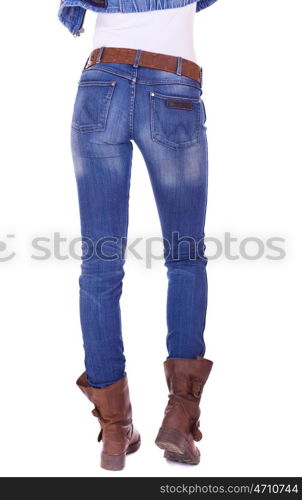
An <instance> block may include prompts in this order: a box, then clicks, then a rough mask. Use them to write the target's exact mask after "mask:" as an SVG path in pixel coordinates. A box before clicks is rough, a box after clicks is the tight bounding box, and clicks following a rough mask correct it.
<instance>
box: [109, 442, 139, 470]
mask: <svg viewBox="0 0 302 500" xmlns="http://www.w3.org/2000/svg"><path fill="white" fill-rule="evenodd" d="M140 445H141V441H140V439H139V441H137V442H136V443H133V444H131V445H130V446H128V448H127V451H126V452H125V453H123V454H122V455H105V453H103V452H102V453H101V467H102V469H106V470H113V471H119V470H123V469H124V467H125V465H126V455H129V454H130V453H134V452H136V451H137V450H138V449H139V447H140Z"/></svg>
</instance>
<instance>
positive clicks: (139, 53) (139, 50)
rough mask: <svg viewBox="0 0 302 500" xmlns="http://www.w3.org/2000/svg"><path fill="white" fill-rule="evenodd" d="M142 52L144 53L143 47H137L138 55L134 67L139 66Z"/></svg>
mask: <svg viewBox="0 0 302 500" xmlns="http://www.w3.org/2000/svg"><path fill="white" fill-rule="evenodd" d="M141 53H142V51H141V49H137V52H136V56H135V61H134V64H133V67H134V68H138V64H139V60H140V56H141Z"/></svg>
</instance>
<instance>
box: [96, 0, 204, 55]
mask: <svg viewBox="0 0 302 500" xmlns="http://www.w3.org/2000/svg"><path fill="white" fill-rule="evenodd" d="M195 14H196V3H195V2H193V3H191V4H189V5H186V6H185V7H176V8H173V9H161V10H153V11H148V12H134V13H132V12H131V13H116V14H112V13H101V12H100V13H98V14H97V19H96V24H95V31H94V36H93V49H96V48H99V47H102V46H104V47H124V48H128V49H142V50H148V51H150V52H158V53H160V54H168V55H173V56H181V57H183V58H185V59H190V60H191V61H194V62H197V61H196V55H195V50H194V38H193V29H194V19H195Z"/></svg>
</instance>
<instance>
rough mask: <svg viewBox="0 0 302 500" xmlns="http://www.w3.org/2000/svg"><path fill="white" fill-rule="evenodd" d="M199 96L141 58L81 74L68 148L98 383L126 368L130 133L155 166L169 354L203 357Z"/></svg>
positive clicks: (204, 168) (203, 146) (203, 142)
mask: <svg viewBox="0 0 302 500" xmlns="http://www.w3.org/2000/svg"><path fill="white" fill-rule="evenodd" d="M138 54H139V51H138ZM201 95H202V89H201V84H200V83H198V82H196V81H195V80H193V79H191V78H188V77H185V76H181V75H180V74H177V73H169V72H166V71H161V70H157V69H153V68H145V67H141V66H140V67H137V64H133V65H131V64H121V63H103V62H98V63H97V64H96V65H94V66H92V67H90V68H88V69H84V70H83V71H82V73H81V75H80V80H79V85H78V89H77V93H76V98H75V103H74V111H73V117H72V124H71V148H72V156H73V162H74V170H75V176H76V181H77V189H78V199H79V208H80V219H81V234H82V261H81V274H80V277H79V285H80V286H79V287H80V318H81V327H82V333H83V342H84V350H85V366H86V372H87V378H88V382H89V383H90V385H92V386H94V387H106V386H108V385H110V384H112V383H114V382H116V381H117V380H119V379H121V378H122V377H123V376H124V375H125V356H124V346H123V339H122V323H121V311H120V297H121V293H122V282H123V277H124V263H125V247H126V238H127V229H128V202H129V188H130V175H131V163H132V150H133V144H132V141H134V142H135V143H136V144H137V146H138V148H139V149H140V151H141V153H142V155H143V157H144V160H145V163H146V166H147V169H148V173H149V177H150V181H151V185H152V188H153V193H154V196H155V201H156V204H157V209H158V214H159V218H160V224H161V229H162V235H163V241H164V247H163V248H164V257H165V266H166V268H167V277H168V294H167V330H168V331H167V338H166V344H167V349H168V358H178V357H179V358H195V357H196V356H204V353H205V343H204V338H203V333H204V328H205V318H206V309H207V275H206V264H207V259H206V257H205V255H204V249H205V246H204V224H205V215H206V205H207V185H208V159H207V138H206V126H205V121H206V116H205V108H204V103H203V100H202V99H201ZM175 102H176V104H175ZM171 103H172V105H171ZM173 103H174V104H173ZM150 307H152V304H150ZM143 329H144V325H143V324H142V330H143ZM147 341H148V339H146V342H147Z"/></svg>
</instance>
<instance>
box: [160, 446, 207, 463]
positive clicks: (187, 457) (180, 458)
mask: <svg viewBox="0 0 302 500" xmlns="http://www.w3.org/2000/svg"><path fill="white" fill-rule="evenodd" d="M164 457H165V458H166V459H167V460H171V461H172V462H180V463H182V464H189V465H198V464H199V462H200V456H199V455H198V456H196V455H193V453H192V452H191V451H190V450H189V449H188V450H186V451H185V453H183V454H180V453H172V452H170V451H165V453H164Z"/></svg>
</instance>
